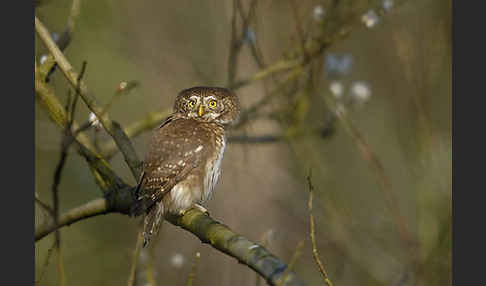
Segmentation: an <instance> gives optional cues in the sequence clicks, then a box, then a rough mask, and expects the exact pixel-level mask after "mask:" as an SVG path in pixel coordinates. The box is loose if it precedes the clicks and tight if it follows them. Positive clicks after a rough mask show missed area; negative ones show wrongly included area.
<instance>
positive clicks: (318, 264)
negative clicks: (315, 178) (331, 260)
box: [307, 174, 333, 286]
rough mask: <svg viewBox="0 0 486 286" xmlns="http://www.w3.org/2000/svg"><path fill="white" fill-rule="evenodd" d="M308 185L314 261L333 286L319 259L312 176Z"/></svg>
mask: <svg viewBox="0 0 486 286" xmlns="http://www.w3.org/2000/svg"><path fill="white" fill-rule="evenodd" d="M307 183H308V185H309V205H308V206H309V220H310V237H311V241H312V255H313V256H314V260H315V261H316V263H317V266H318V267H319V272H320V273H321V274H322V276H323V277H324V282H326V284H327V285H328V286H333V285H332V282H331V280H330V279H329V276H328V275H327V272H326V270H325V269H324V265H323V264H322V261H321V259H320V258H319V254H318V253H317V245H316V230H315V223H314V215H313V214H312V196H313V194H312V191H313V190H314V186H313V185H312V179H311V174H309V176H307Z"/></svg>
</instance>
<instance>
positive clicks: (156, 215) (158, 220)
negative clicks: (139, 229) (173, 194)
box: [142, 201, 164, 247]
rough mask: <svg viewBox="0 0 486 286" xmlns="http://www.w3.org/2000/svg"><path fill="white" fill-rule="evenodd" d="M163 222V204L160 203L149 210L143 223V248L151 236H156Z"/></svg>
mask: <svg viewBox="0 0 486 286" xmlns="http://www.w3.org/2000/svg"><path fill="white" fill-rule="evenodd" d="M163 221H164V204H163V203H162V202H161V201H160V202H157V203H155V205H154V206H153V207H152V208H151V209H150V211H149V212H148V213H147V215H146V216H145V219H144V223H143V233H142V234H143V247H146V246H147V245H148V243H149V242H150V239H151V238H152V236H154V235H157V233H158V231H159V229H160V226H161V225H162V223H163Z"/></svg>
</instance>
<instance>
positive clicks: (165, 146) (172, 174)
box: [132, 87, 240, 246]
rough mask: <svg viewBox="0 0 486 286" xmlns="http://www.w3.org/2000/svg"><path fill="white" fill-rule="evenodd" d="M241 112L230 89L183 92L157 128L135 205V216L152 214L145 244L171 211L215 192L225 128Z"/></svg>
mask: <svg viewBox="0 0 486 286" xmlns="http://www.w3.org/2000/svg"><path fill="white" fill-rule="evenodd" d="M239 111H240V107H239V102H238V98H237V97H236V95H235V94H234V93H233V92H231V91H230V90H227V89H224V88H216V87H194V88H190V89H186V90H183V91H181V92H180V93H179V95H178V97H177V99H176V101H175V104H174V113H173V114H172V115H171V116H169V117H168V118H167V119H166V120H165V121H164V123H162V125H160V126H159V127H158V128H157V129H155V130H154V133H153V136H152V140H151V142H150V146H149V150H148V153H147V155H146V157H145V161H144V164H143V172H142V175H141V178H140V181H139V184H138V186H137V191H136V202H135V204H134V205H133V206H132V212H133V213H134V214H135V215H139V214H142V213H146V216H145V220H144V232H143V236H144V246H145V245H147V243H148V242H149V241H150V238H151V236H152V235H154V234H156V233H157V231H158V229H159V227H160V225H161V223H162V221H163V218H164V216H165V215H166V214H168V213H172V214H181V213H182V212H184V211H185V210H187V209H189V208H191V207H194V206H196V207H197V206H200V205H201V204H204V203H205V202H206V201H207V200H208V199H209V198H210V197H211V193H212V190H213V188H214V186H215V185H216V183H217V181H218V178H219V174H220V165H221V160H222V157H223V153H224V149H225V145H226V138H225V132H224V131H225V128H226V127H227V126H228V125H230V124H231V123H233V122H234V121H235V120H237V118H238V115H239Z"/></svg>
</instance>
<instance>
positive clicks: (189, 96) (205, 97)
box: [174, 86, 240, 125]
mask: <svg viewBox="0 0 486 286" xmlns="http://www.w3.org/2000/svg"><path fill="white" fill-rule="evenodd" d="M174 112H176V113H179V114H181V115H183V116H184V117H187V118H193V119H195V120H199V121H206V122H216V123H219V124H222V125H228V124H232V123H235V122H236V121H237V120H238V117H239V114H240V103H239V100H238V97H237V96H236V94H235V93H233V92H232V91H231V90H229V89H226V88H222V87H205V86H196V87H192V88H188V89H185V90H183V91H181V92H179V95H178V96H177V98H176V101H175V104H174Z"/></svg>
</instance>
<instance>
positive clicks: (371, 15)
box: [361, 10, 380, 28]
mask: <svg viewBox="0 0 486 286" xmlns="http://www.w3.org/2000/svg"><path fill="white" fill-rule="evenodd" d="M379 20H380V19H379V18H378V15H377V14H376V12H375V11H374V10H369V11H368V12H366V13H365V14H364V15H363V16H361V21H362V22H363V23H364V24H365V25H366V27H368V28H373V27H374V26H375V25H376V24H377V23H378V22H379Z"/></svg>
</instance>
